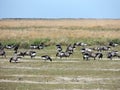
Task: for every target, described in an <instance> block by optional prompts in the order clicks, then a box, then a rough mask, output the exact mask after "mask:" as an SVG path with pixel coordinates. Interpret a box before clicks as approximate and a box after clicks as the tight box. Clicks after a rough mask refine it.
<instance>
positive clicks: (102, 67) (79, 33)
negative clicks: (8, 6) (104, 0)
mask: <svg viewBox="0 0 120 90" xmlns="http://www.w3.org/2000/svg"><path fill="white" fill-rule="evenodd" d="M0 33H1V35H0V42H1V43H2V44H11V43H20V46H21V47H22V48H20V49H19V51H26V50H28V49H26V48H23V47H28V46H29V45H30V44H32V43H40V42H44V43H45V44H46V45H48V46H47V47H45V48H44V49H42V50H35V51H36V52H37V57H35V58H33V59H31V58H30V57H28V56H25V57H23V58H22V59H21V60H19V61H18V63H9V58H10V57H11V56H13V52H14V51H13V50H7V49H5V51H6V54H7V58H4V57H1V56H0V90H119V89H120V85H119V84H120V59H118V58H114V59H113V60H109V59H107V58H106V54H107V52H103V53H104V58H103V59H102V60H93V59H91V60H90V61H84V60H83V59H82V56H81V53H80V48H81V47H78V48H76V49H75V52H74V53H73V55H71V56H70V57H69V58H63V59H60V58H57V57H56V56H55V55H56V47H55V44H58V43H61V44H62V46H63V51H65V49H66V44H70V43H72V44H73V43H74V42H84V43H87V44H88V47H95V46H100V45H108V42H109V41H114V42H117V43H119V44H120V20H102V19H101V20H97V19H54V20H49V19H46V20H42V19H41V20H20V19H18V20H12V19H4V20H0ZM89 45H90V46H89ZM112 50H117V51H120V46H118V47H113V48H112ZM46 54H47V55H49V56H51V57H52V59H53V61H52V62H50V61H46V62H45V61H43V60H42V59H41V58H40V56H42V55H46Z"/></svg>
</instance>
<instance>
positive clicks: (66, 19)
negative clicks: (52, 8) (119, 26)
mask: <svg viewBox="0 0 120 90" xmlns="http://www.w3.org/2000/svg"><path fill="white" fill-rule="evenodd" d="M0 20H120V18H0Z"/></svg>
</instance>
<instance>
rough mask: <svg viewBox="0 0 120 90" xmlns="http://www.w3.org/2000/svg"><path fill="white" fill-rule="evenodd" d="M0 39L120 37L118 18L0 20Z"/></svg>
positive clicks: (62, 39)
mask: <svg viewBox="0 0 120 90" xmlns="http://www.w3.org/2000/svg"><path fill="white" fill-rule="evenodd" d="M0 33H1V35H0V39H1V40H6V39H12V38H13V39H20V40H24V39H25V40H26V39H35V38H50V39H58V40H61V41H64V40H66V39H69V38H76V39H77V38H81V39H82V38H102V39H109V38H110V39H115V38H120V20H80V19H76V20H63V19H62V20H1V21H0Z"/></svg>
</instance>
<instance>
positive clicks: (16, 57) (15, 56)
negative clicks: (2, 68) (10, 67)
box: [9, 54, 21, 63]
mask: <svg viewBox="0 0 120 90" xmlns="http://www.w3.org/2000/svg"><path fill="white" fill-rule="evenodd" d="M20 58H21V57H20V56H17V54H15V55H14V56H13V57H11V58H10V60H9V62H10V63H11V62H12V61H14V62H17V61H18V60H19V59H20Z"/></svg>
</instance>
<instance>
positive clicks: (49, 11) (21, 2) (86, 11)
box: [0, 0, 120, 19]
mask: <svg viewBox="0 0 120 90" xmlns="http://www.w3.org/2000/svg"><path fill="white" fill-rule="evenodd" d="M0 18H113V19H114V18H115V19H116V18H117V19H120V0H0Z"/></svg>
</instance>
